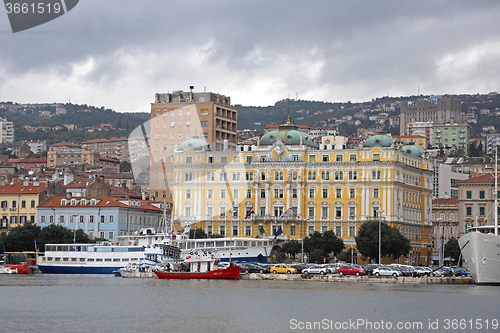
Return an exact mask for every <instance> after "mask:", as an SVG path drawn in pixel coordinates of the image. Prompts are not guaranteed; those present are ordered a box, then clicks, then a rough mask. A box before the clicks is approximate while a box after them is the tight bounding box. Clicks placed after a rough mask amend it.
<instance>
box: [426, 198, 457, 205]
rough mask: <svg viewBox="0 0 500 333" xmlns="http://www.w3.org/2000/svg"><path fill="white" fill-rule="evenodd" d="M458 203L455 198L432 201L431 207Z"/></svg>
mask: <svg viewBox="0 0 500 333" xmlns="http://www.w3.org/2000/svg"><path fill="white" fill-rule="evenodd" d="M456 203H458V199H457V198H449V199H434V200H432V204H433V205H438V204H456Z"/></svg>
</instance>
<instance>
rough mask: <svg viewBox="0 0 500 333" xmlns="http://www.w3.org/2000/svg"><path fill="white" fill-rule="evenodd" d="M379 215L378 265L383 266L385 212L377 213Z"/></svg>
mask: <svg viewBox="0 0 500 333" xmlns="http://www.w3.org/2000/svg"><path fill="white" fill-rule="evenodd" d="M377 213H378V214H377V215H378V264H379V265H381V264H382V218H381V215H382V214H383V213H384V211H383V210H380V211H378V212H377Z"/></svg>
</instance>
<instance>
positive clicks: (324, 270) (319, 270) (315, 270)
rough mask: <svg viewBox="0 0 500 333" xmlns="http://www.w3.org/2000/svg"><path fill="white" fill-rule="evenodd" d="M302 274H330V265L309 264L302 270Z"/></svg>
mask: <svg viewBox="0 0 500 333" xmlns="http://www.w3.org/2000/svg"><path fill="white" fill-rule="evenodd" d="M302 274H320V275H325V274H328V267H326V265H309V266H307V267H306V268H304V269H303V270H302Z"/></svg>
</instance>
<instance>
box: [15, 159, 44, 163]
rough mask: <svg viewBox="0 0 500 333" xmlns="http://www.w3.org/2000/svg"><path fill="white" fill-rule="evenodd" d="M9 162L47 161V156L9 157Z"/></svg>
mask: <svg viewBox="0 0 500 333" xmlns="http://www.w3.org/2000/svg"><path fill="white" fill-rule="evenodd" d="M9 162H10V163H47V158H9Z"/></svg>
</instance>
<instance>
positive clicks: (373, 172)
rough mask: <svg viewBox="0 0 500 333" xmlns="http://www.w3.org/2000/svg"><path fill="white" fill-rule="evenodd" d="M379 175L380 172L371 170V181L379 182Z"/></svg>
mask: <svg viewBox="0 0 500 333" xmlns="http://www.w3.org/2000/svg"><path fill="white" fill-rule="evenodd" d="M380 175H381V172H380V170H373V171H372V180H380Z"/></svg>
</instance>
